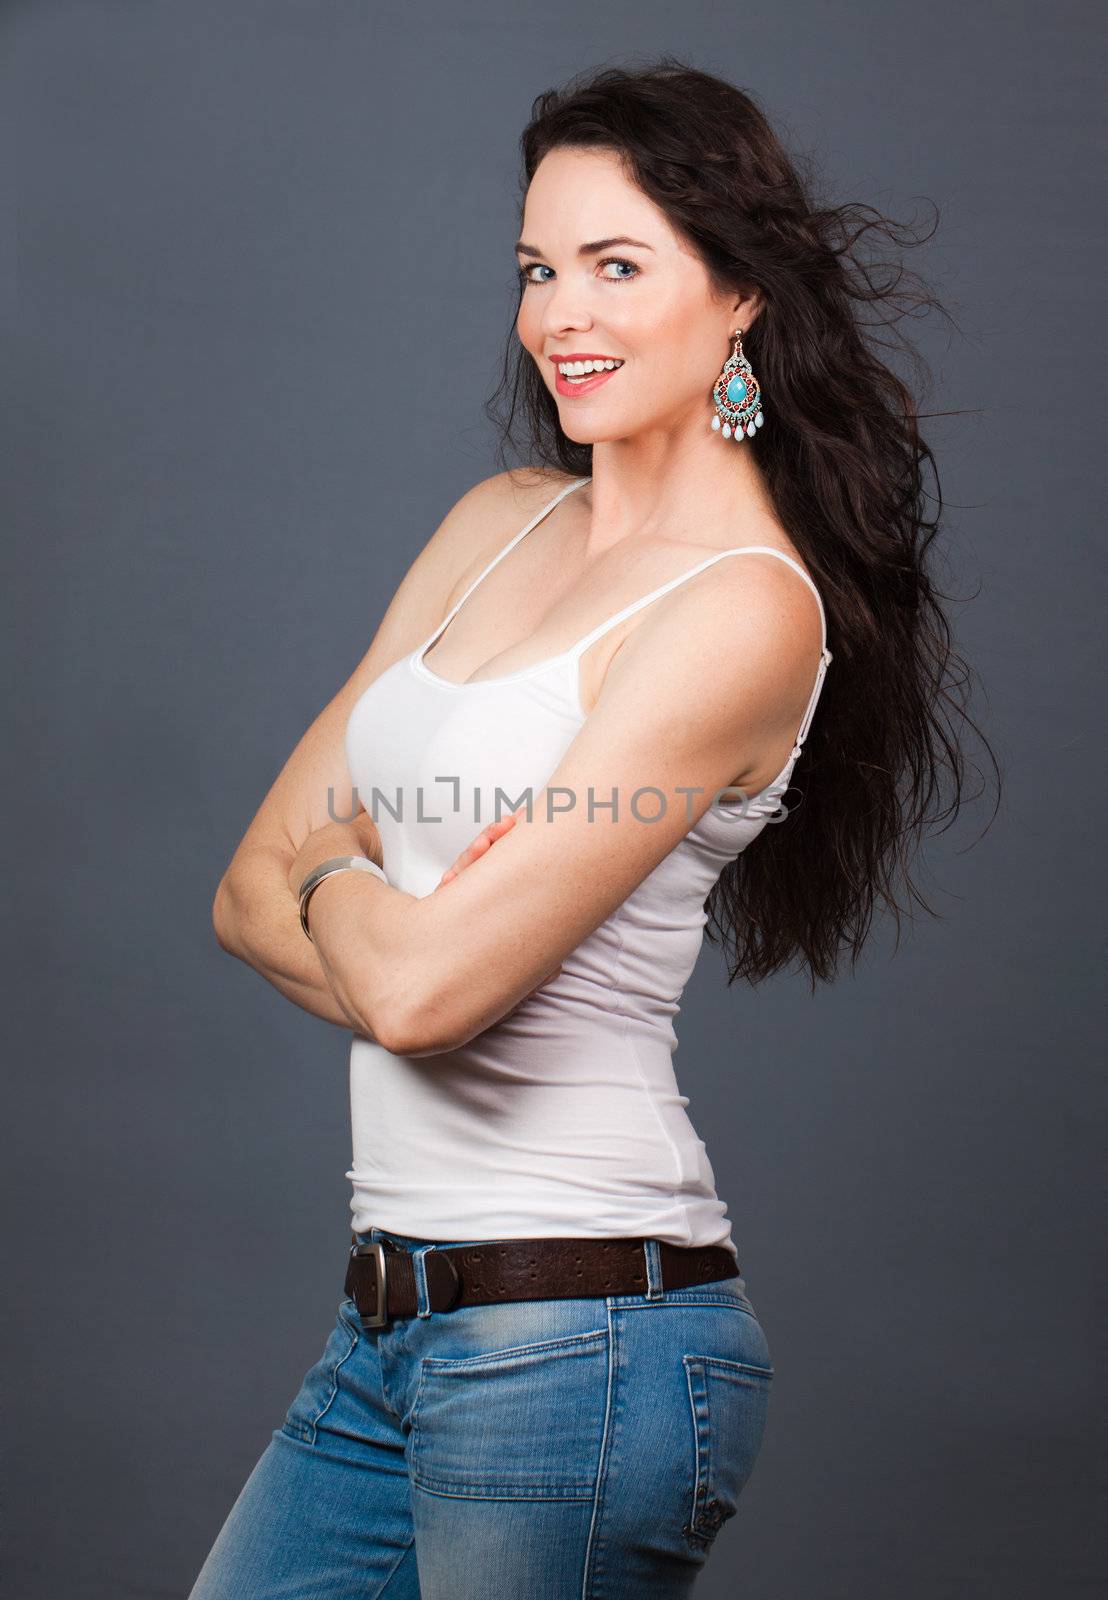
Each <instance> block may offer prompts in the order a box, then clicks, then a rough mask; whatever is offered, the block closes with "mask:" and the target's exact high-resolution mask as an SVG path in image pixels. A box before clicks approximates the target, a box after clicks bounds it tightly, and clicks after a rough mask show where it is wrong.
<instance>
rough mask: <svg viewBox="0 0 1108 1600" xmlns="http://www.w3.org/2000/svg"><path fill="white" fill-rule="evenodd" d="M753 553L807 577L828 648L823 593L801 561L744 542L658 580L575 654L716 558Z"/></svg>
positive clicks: (591, 635) (589, 636)
mask: <svg viewBox="0 0 1108 1600" xmlns="http://www.w3.org/2000/svg"><path fill="white" fill-rule="evenodd" d="M753 554H758V555H768V556H777V557H779V558H780V560H782V561H787V562H788V564H789V566H790V567H792V569H793V571H794V572H797V573H799V574H800V576H801V577H802V578H803V579H804V582H805V583H806V584H807V585H808V587H809V589H811V591H812V593H813V594H814V595H815V597H816V603H817V605H818V606H819V616H820V627H821V631H822V636H823V646H824V648H826V646H827V617H826V615H825V613H824V609H823V600H822V599H821V597H820V592H819V590H818V589H817V588H816V586H815V584H814V583H813V582H812V580H811V578H809V576H808V574H807V573H806V572H805V571H804V568H803V567H802V566H800V565H799V563H798V562H796V561H794V560H793V558H792V556H787V555H786V554H785V552H784V551H783V550H775V549H774V548H773V546H772V545H771V544H744V545H741V546H740V547H739V548H738V549H735V550H717V551H716V552H715V554H714V555H711V556H708V557H707V558H706V560H704V561H701V562H698V563H697V565H696V566H695V567H690V568H689V570H688V572H679V573H678V574H677V576H676V578H671V579H670V580H669V582H668V583H663V584H659V586H658V588H657V589H651V591H650V593H649V594H644V595H643V596H642V598H641V599H640V600H632V602H631V604H630V605H628V606H624V608H623V610H622V611H617V612H616V614H615V616H612V617H608V618H606V619H605V621H603V622H601V623H598V624H597V626H596V627H595V628H594V629H593V630H592V632H591V633H587V634H586V635H585V637H584V638H583V639H579V640H578V641H577V643H576V644H575V645H574V646H573V654H574V655H580V654H581V653H582V651H585V650H587V649H588V648H589V646H590V645H591V644H595V643H596V641H597V639H599V638H600V637H601V635H602V634H605V633H607V632H608V629H609V628H614V627H615V625H616V623H617V622H622V621H623V620H624V618H625V617H631V616H634V614H635V612H636V611H641V610H642V608H643V606H649V605H652V604H653V602H654V601H655V600H660V599H661V597H662V596H663V595H664V594H669V592H670V590H671V589H676V588H677V585H678V584H679V583H684V582H685V581H686V579H688V578H695V577H696V574H697V573H698V572H703V571H704V569H705V568H706V567H710V566H711V565H712V563H713V562H714V561H722V560H723V558H724V556H746V555H753Z"/></svg>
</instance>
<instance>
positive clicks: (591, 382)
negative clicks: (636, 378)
mask: <svg viewBox="0 0 1108 1600" xmlns="http://www.w3.org/2000/svg"><path fill="white" fill-rule="evenodd" d="M615 359H616V358H615V357H612V356H555V357H553V360H554V387H555V389H556V390H557V392H558V394H564V395H579V394H591V393H592V392H593V390H594V389H599V388H600V385H601V384H602V383H607V381H608V379H609V378H614V377H615V375H616V373H617V372H618V371H619V370H620V367H621V366H622V365H623V363H622V362H620V366H617V367H609V368H608V369H607V370H606V371H604V372H594V373H593V374H592V375H591V376H586V377H580V378H564V377H563V376H562V373H561V367H560V365H559V363H561V364H562V365H565V364H568V363H569V362H576V361H610V360H615Z"/></svg>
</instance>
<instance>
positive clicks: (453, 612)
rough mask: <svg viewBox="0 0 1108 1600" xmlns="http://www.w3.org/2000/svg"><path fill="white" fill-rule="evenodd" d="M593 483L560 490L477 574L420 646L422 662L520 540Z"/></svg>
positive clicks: (585, 480) (586, 480)
mask: <svg viewBox="0 0 1108 1600" xmlns="http://www.w3.org/2000/svg"><path fill="white" fill-rule="evenodd" d="M591 482H592V480H591V478H578V479H577V481H576V482H575V483H567V484H566V485H565V487H564V488H562V489H559V490H558V493H557V494H556V495H555V496H554V498H553V500H548V501H547V503H546V505H544V506H543V508H542V510H541V511H536V513H535V515H534V516H533V517H532V518H531V520H530V522H529V523H527V525H526V527H523V528H521V529H520V530H519V532H518V533H517V534H516V535H515V536H514V538H511V539H509V540H508V543H507V544H506V545H505V546H504V548H503V549H502V550H498V551H497V553H496V555H494V556H493V558H492V560H491V561H490V562H489V564H488V566H487V567H485V569H484V571H483V572H479V573H478V574H477V576H476V577H475V578H474V580H473V582H472V583H471V584H470V586H469V588H468V589H467V590H466V592H465V594H463V595H462V597H461V599H460V600H458V601H457V602H456V603H455V604H454V605H453V606H451V608H450V610H449V611H448V612H447V613H446V616H445V617H443V619H442V621H441V622H440V623H439V625H438V627H437V628H436V629H435V631H434V633H433V634H431V636H430V637H429V638H428V639H425V640H424V642H423V643H422V644H421V645H420V647H419V649H418V651H417V654H418V656H419V658H420V659H421V660H422V658H423V657H424V656H425V655H426V654H427V651H428V650H430V648H431V646H432V645H433V644H434V642H435V640H436V639H437V638H438V637H439V635H440V634H441V633H443V632H444V631H445V629H446V628H448V627H449V626H450V624H451V623H452V622H453V620H454V618H455V617H456V616H457V615H458V612H459V611H460V610H461V609H462V607H463V606H464V605H465V603H466V601H467V600H468V599H469V597H470V595H471V594H472V593H473V591H474V589H476V587H477V585H478V584H479V583H481V582H483V580H484V579H485V578H487V577H488V575H489V573H490V572H491V571H492V569H493V567H495V566H497V565H498V564H499V563H500V562H501V561H503V559H504V557H505V556H506V555H507V554H508V552H509V551H510V550H514V549H515V547H516V545H517V544H518V543H519V542H520V540H521V539H523V538H525V537H526V536H527V534H529V533H530V532H531V529H532V528H536V527H538V525H539V523H540V522H541V521H542V519H543V518H544V517H546V516H549V514H550V512H551V511H553V509H554V507H555V506H556V505H558V503H559V502H560V501H562V500H564V499H565V497H566V495H567V494H572V493H573V491H574V489H580V488H581V486H582V484H585V483H591Z"/></svg>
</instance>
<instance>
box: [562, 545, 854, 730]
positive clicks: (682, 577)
mask: <svg viewBox="0 0 1108 1600" xmlns="http://www.w3.org/2000/svg"><path fill="white" fill-rule="evenodd" d="M746 555H766V556H776V557H777V559H778V560H779V561H784V562H786V563H787V564H788V565H789V566H790V567H792V569H793V571H794V572H795V573H796V574H797V575H798V576H799V577H801V578H803V580H804V582H805V583H806V584H807V585H808V587H809V589H811V591H812V593H813V594H814V595H815V597H816V604H817V605H818V606H819V619H820V635H821V641H822V643H821V649H820V657H819V666H818V668H817V670H816V681H815V685H814V687H813V689H812V693H811V695H810V697H809V700H808V705H807V708H806V709H805V712H804V716H803V718H802V720H801V724H800V729H799V731H798V733H797V736H796V739H795V740H794V742H793V748H792V755H791V757H790V760H792V759H795V758H796V757H797V756H798V755H799V754H800V751H801V747H802V745H803V743H804V740H805V738H806V737H807V735H808V728H809V726H810V724H811V721H812V717H813V716H814V715H815V710H816V704H817V702H818V700H819V694H820V690H821V688H822V687H823V679H824V675H825V673H826V672H827V666H828V663H829V662H830V660H831V652H830V650H829V649H828V648H827V613H826V611H825V610H824V606H823V597H822V595H821V594H820V592H819V590H818V589H817V588H816V586H815V584H814V583H813V582H812V580H811V578H810V577H809V576H808V574H807V573H806V572H805V571H804V568H803V567H802V566H801V565H800V563H799V562H798V561H795V560H794V559H793V557H792V556H790V555H786V553H785V551H784V550H777V549H775V548H774V546H773V545H771V544H744V545H739V546H737V547H736V548H734V549H731V550H717V551H716V552H715V554H714V555H710V556H708V557H707V558H706V559H705V560H704V561H700V562H698V563H697V565H696V566H695V567H690V568H689V570H688V572H679V573H678V574H677V576H676V578H671V579H670V580H669V582H668V583H662V584H659V586H658V587H657V588H656V589H651V591H650V593H649V594H644V595H643V596H642V597H641V599H638V600H632V602H631V604H630V605H626V606H624V607H623V609H622V610H621V611H617V612H616V613H615V614H614V616H611V617H607V618H605V620H604V621H603V622H600V623H598V624H597V626H596V627H595V628H593V629H592V631H591V632H590V633H587V634H586V635H585V637H584V638H583V639H578V641H577V643H576V644H575V645H573V646H572V647H571V648H570V649H569V650H568V651H567V652H566V654H567V656H569V657H571V658H572V660H573V661H574V662H578V661H579V660H580V658H581V656H582V655H584V653H585V651H586V650H587V649H588V648H589V646H590V645H593V644H595V643H596V641H597V640H598V639H600V638H602V637H603V635H604V634H606V633H607V632H608V630H609V629H610V628H614V627H615V626H616V624H617V623H619V622H623V621H624V620H625V619H626V618H627V617H631V616H634V614H635V612H636V611H641V610H642V609H643V607H644V606H648V605H652V604H653V602H654V601H655V600H660V599H661V597H662V596H663V595H664V594H669V592H670V591H671V590H672V589H676V588H677V586H678V585H679V584H682V583H684V582H686V580H687V579H689V578H694V577H695V576H696V574H697V573H698V572H703V571H704V570H705V569H706V568H707V567H710V566H712V564H713V563H714V562H716V561H722V560H723V558H724V556H746Z"/></svg>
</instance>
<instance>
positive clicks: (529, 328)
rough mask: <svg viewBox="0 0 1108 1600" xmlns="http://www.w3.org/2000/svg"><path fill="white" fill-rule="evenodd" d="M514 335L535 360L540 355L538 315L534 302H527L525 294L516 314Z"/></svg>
mask: <svg viewBox="0 0 1108 1600" xmlns="http://www.w3.org/2000/svg"><path fill="white" fill-rule="evenodd" d="M516 333H517V335H518V336H519V342H520V344H522V345H523V348H524V349H525V350H529V351H530V353H531V354H532V355H533V356H535V357H536V359H537V358H538V357H540V356H541V355H542V342H543V341H542V328H541V326H540V317H539V313H538V311H537V310H536V309H535V306H534V301H532V300H529V299H528V297H527V294H526V293H525V294H524V296H523V300H522V301H521V303H520V307H519V311H518V312H517V314H516Z"/></svg>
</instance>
